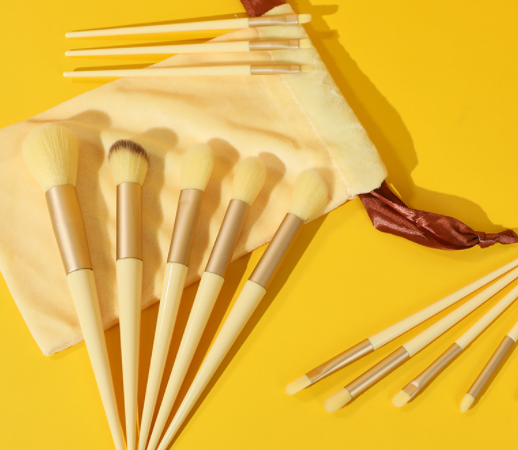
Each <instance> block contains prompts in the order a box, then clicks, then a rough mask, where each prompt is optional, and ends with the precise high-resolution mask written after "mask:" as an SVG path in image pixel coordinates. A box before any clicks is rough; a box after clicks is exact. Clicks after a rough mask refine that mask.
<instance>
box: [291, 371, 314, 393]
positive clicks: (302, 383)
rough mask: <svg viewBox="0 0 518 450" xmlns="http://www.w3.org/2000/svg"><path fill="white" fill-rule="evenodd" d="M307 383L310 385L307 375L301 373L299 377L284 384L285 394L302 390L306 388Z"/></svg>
mask: <svg viewBox="0 0 518 450" xmlns="http://www.w3.org/2000/svg"><path fill="white" fill-rule="evenodd" d="M309 385H311V380H310V379H309V377H308V376H307V375H302V376H301V377H300V378H297V379H296V380H295V381H292V382H291V383H290V384H288V386H286V394H288V395H295V394H296V393H297V392H300V391H302V389H306V388H307V387H308V386H309Z"/></svg>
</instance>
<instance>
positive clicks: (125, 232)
mask: <svg viewBox="0 0 518 450" xmlns="http://www.w3.org/2000/svg"><path fill="white" fill-rule="evenodd" d="M108 159H109V161H110V167H111V170H112V174H113V178H114V180H115V184H116V185H117V251H116V252H117V263H116V269H117V288H118V296H119V325H120V338H121V355H122V380H123V385H124V407H125V412H126V440H127V445H128V450H133V449H134V448H135V445H136V435H137V389H138V367H139V365H138V362H139V346H140V310H141V308H142V269H143V267H142V266H143V265H142V183H143V182H144V179H145V177H146V173H147V169H148V165H149V159H148V156H147V153H146V151H145V150H144V149H143V148H142V147H141V146H140V145H138V144H136V143H135V142H132V141H126V140H120V141H117V142H115V143H114V144H113V145H112V146H111V148H110V152H109V154H108Z"/></svg>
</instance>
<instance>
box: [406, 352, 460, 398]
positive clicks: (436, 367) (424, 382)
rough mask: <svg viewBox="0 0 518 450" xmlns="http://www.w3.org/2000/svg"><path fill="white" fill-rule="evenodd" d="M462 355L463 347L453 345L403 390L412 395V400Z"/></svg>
mask: <svg viewBox="0 0 518 450" xmlns="http://www.w3.org/2000/svg"><path fill="white" fill-rule="evenodd" d="M461 353H462V347H461V346H460V345H458V344H456V343H453V344H452V345H451V347H449V348H448V349H447V350H446V351H445V352H444V353H443V354H442V355H441V356H439V357H438V358H437V359H436V360H435V361H434V362H433V363H432V364H430V365H429V366H428V367H427V368H426V369H425V370H424V371H423V372H421V374H420V375H419V376H418V377H417V378H416V379H415V380H412V381H411V382H410V383H408V384H407V385H406V386H405V387H404V388H403V390H404V391H405V392H406V393H407V394H408V395H410V398H414V397H415V396H416V395H417V394H418V393H419V392H420V391H421V390H423V389H424V388H425V387H426V386H428V385H429V384H430V383H431V382H432V380H433V379H434V378H435V377H436V376H437V375H439V374H440V373H441V372H442V371H443V370H444V369H445V368H446V367H448V365H449V364H450V363H451V362H452V361H453V360H454V359H455V358H457V356H459V355H460V354H461Z"/></svg>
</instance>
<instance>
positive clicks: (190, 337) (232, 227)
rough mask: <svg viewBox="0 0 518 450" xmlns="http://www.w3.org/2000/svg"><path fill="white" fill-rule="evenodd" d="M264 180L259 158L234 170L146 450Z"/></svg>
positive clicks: (169, 407) (155, 436)
mask: <svg viewBox="0 0 518 450" xmlns="http://www.w3.org/2000/svg"><path fill="white" fill-rule="evenodd" d="M265 179H266V168H265V166H264V163H263V162H262V161H261V160H260V159H259V158H256V157H250V158H245V159H244V160H243V161H241V163H240V164H239V165H238V167H237V170H236V173H235V176H234V182H233V192H232V199H231V200H230V203H229V205H228V207H227V212H226V213H225V217H224V219H223V223H222V225H221V228H220V230H219V233H218V236H217V238H216V242H215V243H214V247H213V248H212V252H211V254H210V257H209V261H208V263H207V267H206V268H205V271H204V272H203V275H202V277H201V281H200V285H199V287H198V291H197V292H196V298H195V299H194V303H193V306H192V309H191V313H190V315H189V319H188V321H187V325H186V327H185V331H184V334H183V337H182V342H181V344H180V348H179V350H178V353H177V355H176V360H175V362H174V366H173V370H172V372H171V376H170V378H169V382H168V384H167V388H166V390H165V393H164V398H163V399H162V403H161V405H160V409H159V412H158V416H157V418H156V421H155V425H154V428H153V432H152V433H151V438H150V440H149V444H148V446H147V450H155V448H156V446H157V444H158V441H159V439H160V436H161V435H162V431H163V430H164V427H165V424H166V422H167V419H168V417H169V414H170V413H171V410H172V409H173V405H174V402H175V401H176V397H177V395H178V391H179V390H180V387H181V386H182V383H183V380H184V378H185V374H186V373H187V369H188V368H189V365H190V364H191V361H192V358H193V356H194V353H195V351H196V348H197V346H198V343H199V342H200V339H201V336H202V334H203V331H204V330H205V326H206V325H207V321H208V320H209V316H210V314H211V312H212V309H213V307H214V304H215V303H216V299H217V298H218V295H219V293H220V291H221V288H222V286H223V283H224V282H225V274H226V272H227V269H228V266H229V264H230V260H231V258H232V255H233V253H234V250H235V248H236V244H237V240H238V238H239V235H240V234H241V230H242V229H243V225H244V223H245V219H246V216H247V214H248V210H249V209H250V205H251V204H252V203H253V202H254V200H255V199H256V197H257V195H258V194H259V191H260V190H261V189H262V187H263V185H264V182H265ZM140 450H144V447H141V449H140Z"/></svg>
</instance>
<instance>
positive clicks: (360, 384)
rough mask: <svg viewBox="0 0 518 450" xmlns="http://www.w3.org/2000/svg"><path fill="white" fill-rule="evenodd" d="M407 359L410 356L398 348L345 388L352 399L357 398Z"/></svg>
mask: <svg viewBox="0 0 518 450" xmlns="http://www.w3.org/2000/svg"><path fill="white" fill-rule="evenodd" d="M408 359H410V354H409V353H408V352H407V350H406V348H405V347H399V348H398V349H397V350H396V351H395V352H392V353H391V354H390V355H388V356H387V357H386V358H384V359H382V360H381V361H380V362H379V363H378V364H376V365H375V366H373V367H371V368H370V369H369V370H367V372H365V373H364V374H363V375H360V376H359V377H358V378H356V380H354V381H353V382H351V383H349V384H348V385H347V386H345V388H346V389H347V390H348V391H349V393H350V394H351V396H352V397H353V398H355V397H358V396H359V395H360V394H362V393H363V392H365V391H366V390H367V389H369V388H370V387H371V386H373V385H374V384H376V383H377V382H378V381H379V380H381V379H382V378H384V377H386V376H387V375H388V374H389V373H390V372H392V371H394V370H396V369H397V368H398V367H399V366H400V365H401V364H403V363H404V362H405V361H407V360H408Z"/></svg>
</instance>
